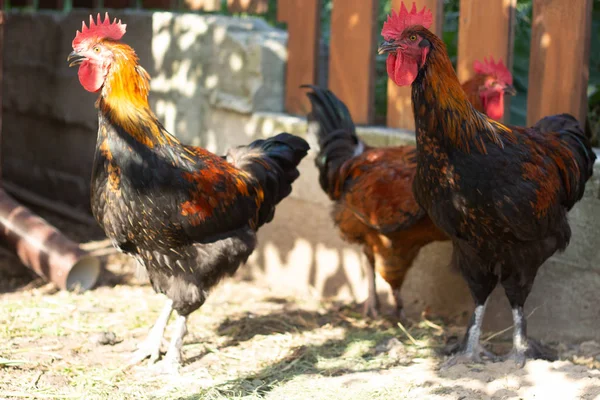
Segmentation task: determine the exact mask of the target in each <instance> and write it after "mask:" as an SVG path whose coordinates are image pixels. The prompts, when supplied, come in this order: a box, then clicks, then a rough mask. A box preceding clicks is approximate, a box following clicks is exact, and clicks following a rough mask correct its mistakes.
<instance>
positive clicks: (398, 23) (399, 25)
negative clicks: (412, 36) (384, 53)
mask: <svg viewBox="0 0 600 400" xmlns="http://www.w3.org/2000/svg"><path fill="white" fill-rule="evenodd" d="M432 23H433V16H432V15H431V10H429V9H428V8H427V7H423V9H422V10H421V11H417V5H416V4H415V3H413V4H412V9H411V10H410V12H409V11H408V8H406V6H405V5H404V2H402V5H401V6H400V12H398V14H396V12H395V11H394V10H392V13H391V14H390V15H388V17H387V21H385V22H384V23H383V29H382V30H381V35H382V36H383V38H384V39H385V40H390V39H396V38H398V37H399V36H400V35H401V34H402V32H403V31H404V30H405V29H406V28H408V27H410V26H415V25H422V26H424V27H425V28H426V29H429V27H431V24H432Z"/></svg>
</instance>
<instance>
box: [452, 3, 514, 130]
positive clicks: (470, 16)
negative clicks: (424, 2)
mask: <svg viewBox="0 0 600 400" xmlns="http://www.w3.org/2000/svg"><path fill="white" fill-rule="evenodd" d="M516 6H517V0H487V3H486V6H485V7H482V6H481V1H480V0H461V1H460V15H459V19H458V21H459V22H458V23H459V35H458V60H457V63H456V74H457V75H458V79H459V80H460V81H461V82H465V81H466V80H468V79H470V78H471V77H472V76H473V74H474V71H473V62H474V61H475V60H480V61H483V59H484V57H487V58H489V57H490V56H492V57H494V60H496V61H498V59H502V60H503V61H504V64H505V65H506V67H507V68H508V69H509V70H512V62H513V41H514V21H515V7H516ZM504 106H505V111H504V120H507V119H508V113H509V107H510V96H506V99H505V104H504Z"/></svg>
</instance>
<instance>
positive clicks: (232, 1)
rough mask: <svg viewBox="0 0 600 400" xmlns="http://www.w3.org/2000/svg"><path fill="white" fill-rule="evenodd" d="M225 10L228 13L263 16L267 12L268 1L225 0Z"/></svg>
mask: <svg viewBox="0 0 600 400" xmlns="http://www.w3.org/2000/svg"><path fill="white" fill-rule="evenodd" d="M227 9H228V10H229V11H230V12H247V13H251V14H264V13H266V12H267V11H268V10H269V1H268V0H227Z"/></svg>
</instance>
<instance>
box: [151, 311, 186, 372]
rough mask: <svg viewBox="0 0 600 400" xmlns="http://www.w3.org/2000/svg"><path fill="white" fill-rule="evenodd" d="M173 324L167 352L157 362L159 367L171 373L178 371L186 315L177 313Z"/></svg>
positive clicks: (184, 333)
mask: <svg viewBox="0 0 600 400" xmlns="http://www.w3.org/2000/svg"><path fill="white" fill-rule="evenodd" d="M174 325H175V328H174V330H173V337H172V338H171V342H170V343H169V349H168V350H167V354H166V355H165V357H164V358H163V359H162V360H161V361H160V362H158V363H157V367H158V368H159V369H161V370H163V371H164V372H167V373H171V374H176V373H178V371H179V367H180V366H181V360H182V357H181V347H182V345H183V338H184V336H185V335H186V334H187V315H177V319H176V320H175V324H174Z"/></svg>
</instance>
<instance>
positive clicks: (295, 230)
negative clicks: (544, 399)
mask: <svg viewBox="0 0 600 400" xmlns="http://www.w3.org/2000/svg"><path fill="white" fill-rule="evenodd" d="M0 1H2V0H0ZM415 3H416V5H417V7H418V8H419V9H421V8H422V7H425V6H426V7H428V8H429V9H431V10H432V13H433V22H432V27H431V31H432V32H434V33H435V34H437V35H438V36H440V37H441V38H443V39H444V41H445V42H446V45H447V47H448V51H449V53H450V55H451V58H452V62H453V64H454V68H455V70H456V73H457V75H458V78H459V80H460V81H461V82H463V81H466V80H468V79H469V78H471V77H472V76H473V75H474V73H475V72H474V68H473V65H474V62H475V61H477V60H483V59H484V58H488V57H493V58H494V59H496V60H503V62H504V64H505V65H506V66H507V68H508V69H509V70H511V71H512V72H513V74H514V75H515V82H514V87H515V89H516V91H517V93H518V94H517V96H514V97H510V98H507V99H506V101H505V103H504V117H503V121H504V122H505V123H511V124H515V125H527V126H531V125H533V124H534V123H535V122H536V121H538V120H539V119H540V118H542V117H544V116H546V115H550V114H557V113H570V114H572V115H574V116H575V117H576V118H577V119H578V120H579V122H580V123H581V124H582V126H586V134H589V136H590V137H589V139H590V140H592V142H593V143H594V144H595V146H596V150H597V146H598V136H600V133H599V132H600V121H599V120H598V116H600V100H598V99H600V52H599V51H596V52H594V51H593V50H592V49H599V48H600V36H599V33H598V32H600V30H598V27H599V26H600V2H598V1H596V0H572V1H569V2H566V1H563V0H531V1H527V2H522V1H520V0H519V1H518V0H486V2H485V3H486V4H485V6H484V5H483V4H482V3H483V2H482V1H481V0H456V1H444V0H415ZM522 3H527V5H526V6H525V5H524V4H522ZM400 4H401V1H400V0H302V1H300V0H183V1H175V0H3V2H2V5H1V6H0V7H1V9H2V13H1V14H0V24H1V25H0V26H2V33H0V46H1V48H2V56H1V59H0V61H1V64H2V69H1V72H0V73H1V75H0V78H1V79H2V91H1V92H0V96H1V97H0V101H1V104H2V108H1V114H0V125H1V139H2V144H1V146H2V147H1V149H2V150H1V174H2V183H3V186H4V190H6V192H8V193H9V194H11V195H12V196H13V197H15V198H16V199H18V200H19V201H21V202H23V203H25V204H28V205H29V204H33V206H34V209H35V210H40V213H41V215H42V216H45V215H46V213H47V212H52V213H56V214H57V215H60V218H61V219H63V218H64V219H66V220H69V221H71V222H75V223H76V224H79V225H83V226H87V227H88V228H85V229H91V230H94V229H97V226H96V225H95V221H94V220H93V217H92V216H91V212H90V205H89V204H90V176H91V174H92V161H93V159H94V152H95V150H96V138H97V130H98V122H97V121H98V115H97V110H96V109H95V108H94V102H95V100H96V97H97V96H96V95H95V94H93V93H88V92H84V91H83V90H82V89H81V86H80V85H79V82H78V81H77V72H76V71H75V70H73V69H70V68H69V67H68V64H67V63H66V61H65V60H66V57H67V55H68V54H69V53H70V52H71V41H72V40H73V36H74V34H75V32H76V31H77V30H78V29H81V21H87V20H88V19H89V15H90V13H91V14H93V15H96V13H102V14H103V13H104V12H105V11H108V13H109V14H110V16H111V18H113V17H116V18H118V19H122V20H123V22H124V23H126V24H127V35H126V36H125V38H124V41H125V42H126V43H127V44H129V45H131V47H133V48H134V49H135V51H136V53H137V55H138V56H139V58H140V63H141V65H143V66H144V68H145V69H146V70H147V71H148V73H149V75H150V77H151V82H150V106H151V108H152V109H153V110H154V111H155V113H156V114H157V116H158V118H159V119H160V121H161V122H162V123H163V124H164V126H165V128H166V129H167V130H168V131H170V132H171V133H173V134H174V135H176V136H177V137H178V138H179V139H180V140H181V141H182V142H184V143H186V144H191V145H194V146H201V147H203V148H205V149H207V150H209V151H211V152H214V153H216V154H225V153H226V152H227V150H228V149H229V148H231V147H234V146H237V145H241V144H247V143H249V142H250V141H251V140H253V139H261V138H262V139H264V138H267V137H271V136H274V135H275V134H277V133H279V132H289V133H292V134H294V135H298V136H300V137H303V138H305V139H306V140H307V141H308V142H309V143H310V145H311V147H312V148H313V150H311V151H310V152H309V155H308V156H307V157H306V159H304V160H303V161H302V163H301V164H300V166H299V171H300V177H299V178H298V180H297V181H296V182H295V183H294V186H293V192H292V194H291V195H290V196H289V198H287V199H285V200H284V201H283V202H282V203H281V204H280V205H279V206H278V208H277V211H276V213H275V218H274V220H273V221H272V222H271V223H269V224H267V225H265V226H264V227H262V228H261V231H260V233H259V235H258V240H259V242H258V246H257V248H256V251H255V252H254V253H253V254H252V255H251V256H250V259H249V260H248V262H247V265H246V266H243V267H242V268H240V270H239V271H238V272H237V274H236V278H235V279H236V281H241V282H243V284H248V285H251V283H252V282H256V283H260V284H261V285H267V286H268V287H269V288H278V289H280V290H284V291H286V290H287V291H289V292H290V293H295V294H299V295H300V296H302V295H303V294H307V293H310V294H311V295H316V296H317V297H318V298H319V299H324V301H336V302H342V303H352V302H357V303H361V302H362V301H364V300H365V298H366V294H367V280H366V274H365V263H366V261H365V258H364V255H363V253H362V249H361V248H359V247H358V246H354V245H351V244H348V243H347V242H346V241H344V240H343V239H342V238H341V237H340V234H339V231H338V230H337V229H336V227H335V226H334V223H333V222H332V219H331V215H330V214H331V204H332V203H331V200H330V199H329V198H328V197H327V195H326V194H325V193H324V192H323V190H322V189H321V187H320V186H319V177H318V171H317V169H316V168H315V150H314V148H315V147H316V145H317V142H316V141H315V139H314V138H312V137H311V136H310V135H309V134H308V133H307V119H306V115H307V114H308V112H309V111H310V108H311V107H310V102H309V100H308V98H307V96H306V88H302V87H301V86H302V85H307V84H308V85H317V86H323V87H327V88H329V89H330V90H331V91H333V92H334V93H335V94H336V95H337V96H338V97H339V98H340V99H341V100H342V101H343V102H344V103H345V104H346V105H347V106H348V109H349V111H350V113H351V115H352V118H353V120H354V122H355V123H356V124H357V133H358V135H359V136H360V137H361V138H362V139H363V140H364V141H365V143H367V144H368V145H372V146H396V145H409V144H410V145H413V144H414V143H415V133H414V129H415V126H414V115H413V109H412V105H411V90H410V87H398V86H397V85H395V84H394V83H393V82H392V81H391V80H389V79H388V78H387V74H386V66H385V55H378V54H377V47H378V43H379V42H380V40H381V35H380V32H381V24H382V15H385V14H388V13H389V12H390V10H397V9H399V8H400ZM524 38H525V39H524ZM596 53H597V54H596ZM594 102H595V103H594ZM597 153H598V151H597ZM594 172H595V175H594V176H593V177H592V178H591V179H590V180H589V182H588V183H587V186H586V192H585V195H584V197H583V199H582V200H581V201H580V202H579V203H578V204H577V205H576V206H575V207H574V208H573V209H572V210H571V211H570V213H569V220H570V223H571V228H572V231H573V236H572V239H571V244H570V246H569V247H568V248H567V250H566V251H565V252H564V253H560V254H556V255H555V256H553V257H552V258H551V259H550V260H548V261H547V262H546V265H545V267H544V268H542V269H541V270H540V273H539V275H538V277H537V278H536V279H537V280H536V283H535V286H534V288H533V291H532V293H531V296H530V297H529V299H528V302H527V307H526V308H527V309H526V312H527V314H528V315H530V318H529V327H528V328H529V331H530V333H531V334H532V335H534V336H536V337H538V338H540V339H544V340H565V341H578V342H584V341H600V309H599V308H598V307H597V306H596V303H597V301H598V299H599V297H598V288H600V251H599V250H598V249H599V246H598V245H599V239H598V237H600V166H599V164H598V163H596V164H595V169H594ZM49 221H50V222H55V220H54V219H52V218H50V219H49ZM55 225H56V226H57V228H62V225H61V223H56V224H55ZM67 225H68V224H67ZM80 230H84V229H83V228H77V229H76V230H75V231H76V234H72V233H70V234H69V235H70V237H72V238H73V237H74V238H75V239H78V238H79V237H80V235H79V232H80ZM95 234H96V236H98V235H99V236H102V234H101V232H100V233H98V232H95ZM81 237H86V235H83V234H82V235H81ZM95 239H96V240H98V241H100V240H102V239H103V237H95ZM82 241H83V239H82ZM90 248H93V247H90ZM108 253H109V252H108V251H107V253H106V254H108ZM96 254H100V255H102V256H104V254H103V253H102V251H100V252H97V253H96ZM110 257H113V255H112V254H110ZM451 257H452V246H451V243H449V242H447V241H445V242H436V243H432V244H429V245H427V246H426V247H424V248H423V250H422V251H421V252H420V253H419V255H418V256H417V258H416V261H415V264H414V266H413V267H412V269H411V270H410V272H409V273H408V276H407V278H406V283H405V284H404V287H403V289H402V290H403V297H404V303H405V307H406V310H407V312H408V315H409V317H411V318H419V317H420V316H422V315H424V314H427V313H430V312H432V313H434V314H435V315H438V316H440V318H448V319H452V320H460V321H464V320H465V318H466V316H468V315H469V313H470V312H471V311H472V309H473V305H472V300H471V296H470V294H469V291H468V289H467V287H466V285H465V283H464V282H463V281H462V279H461V277H460V275H459V274H458V273H457V272H456V271H454V270H452V269H451V268H449V267H448V265H449V262H450V259H451ZM103 260H104V259H103ZM110 274H112V275H110V277H111V279H113V280H112V281H111V280H109V282H111V283H116V284H119V283H120V282H121V281H119V279H118V277H115V275H114V273H113V272H111V273H110ZM0 279H1V278H0ZM140 279H142V278H140ZM248 282H251V283H248ZM377 282H378V291H379V295H380V298H381V299H382V300H383V299H385V301H384V303H386V304H388V305H389V304H391V303H392V302H393V297H392V294H391V293H390V291H389V289H388V285H387V284H386V283H385V281H383V280H381V277H379V276H378V277H377ZM106 286H110V283H108V284H104V285H103V286H101V287H100V288H99V289H97V290H99V291H100V293H104V292H103V291H105V290H107V287H106ZM136 290H137V289H136V288H134V289H132V291H131V292H130V293H129V292H128V296H130V297H128V298H130V299H133V298H135V296H136V295H137V294H136V293H138V292H136ZM94 291H95V290H94ZM94 291H91V292H94ZM6 292H9V290H6ZM229 294H231V296H232V297H235V293H228V295H229ZM0 296H1V295H0ZM88 296H91V295H88ZM77 301H79V300H77ZM86 301H87V300H86ZM90 301H91V300H90ZM489 303H490V304H489V306H488V314H487V317H486V320H485V328H486V330H488V331H501V330H503V329H505V328H507V326H510V325H511V323H512V322H511V321H512V319H511V314H510V309H509V308H508V307H507V305H506V304H505V303H506V300H505V298H504V293H503V292H502V290H501V289H500V288H497V289H496V292H495V293H494V295H493V297H492V298H491V300H490V302H489ZM77 304H79V303H77ZM94 304H96V303H94ZM111 304H112V303H111ZM149 304H150V303H149ZM151 304H152V306H154V305H155V303H154V302H152V303H151ZM336 304H337V303H336ZM90 307H91V306H90ZM94 307H95V306H94ZM98 307H100V306H98ZM111 307H113V306H111ZM115 307H116V306H115ZM216 309H217V307H216V306H215V307H213V308H212V309H211V310H213V311H214V310H216ZM215 312H216V311H215ZM248 315H251V312H250V311H248ZM274 318H275V317H274ZM270 321H271V320H268V319H267V320H266V322H265V324H267V325H268V323H270ZM207 323H210V322H207ZM90 324H91V323H90ZM86 326H87V325H86ZM244 326H246V325H244ZM220 329H222V330H224V331H226V330H227V329H228V326H226V324H225V323H223V325H222V326H220ZM236 329H237V328H236ZM239 329H242V328H239ZM282 329H283V328H282ZM202 334H204V333H202ZM250 336H252V335H250ZM411 338H412V337H411ZM207 348H208V347H207ZM305 350H306V349H304V348H303V349H302V350H301V351H305ZM207 351H208V352H210V353H211V354H213V355H215V354H222V353H223V352H224V351H225V350H219V349H216V350H215V349H213V348H211V349H209V350H207ZM299 351H300V350H299ZM303 354H304V353H303ZM598 354H600V350H599V352H598ZM1 357H2V353H1V352H0V359H1ZM232 357H234V356H232ZM303 357H304V355H303ZM283 368H286V367H285V366H283ZM290 368H291V367H290ZM0 369H1V368H0ZM28 379H31V377H29V378H28ZM38 379H39V378H38ZM107 379H108V378H107ZM111 379H112V378H111ZM256 379H258V380H260V379H263V378H261V377H257V378H256ZM599 379H600V378H599ZM1 388H2V386H1V385H0V389H1ZM2 396H3V395H2V392H1V390H0V397H2ZM132 396H133V395H132ZM165 396H166V395H165ZM132 398H134V397H132Z"/></svg>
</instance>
